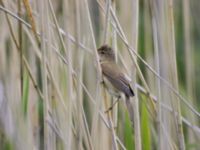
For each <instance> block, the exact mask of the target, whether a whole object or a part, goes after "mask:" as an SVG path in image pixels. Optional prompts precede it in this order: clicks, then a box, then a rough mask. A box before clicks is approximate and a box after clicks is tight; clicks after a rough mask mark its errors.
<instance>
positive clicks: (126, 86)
mask: <svg viewBox="0 0 200 150" xmlns="http://www.w3.org/2000/svg"><path fill="white" fill-rule="evenodd" d="M98 54H99V57H100V64H101V68H102V73H103V75H104V76H105V79H107V80H108V82H107V81H106V84H107V87H108V89H109V88H110V87H111V86H112V89H114V91H115V93H118V94H119V92H122V93H124V94H125V96H126V106H127V109H128V112H129V116H130V119H131V121H132V125H133V122H134V117H133V108H132V106H131V102H130V97H132V96H134V95H135V94H134V92H133V89H132V88H131V86H130V79H129V78H128V76H126V75H125V73H124V72H123V71H122V69H121V68H120V67H119V66H118V65H117V64H116V62H115V54H114V51H113V49H112V48H111V47H109V46H108V45H103V46H101V47H100V48H99V49H98ZM109 83H110V84H109ZM117 101H118V100H117ZM117 101H116V102H117ZM116 102H115V103H116ZM115 103H113V105H112V106H111V107H110V108H109V109H108V110H111V109H112V107H113V106H114V104H115Z"/></svg>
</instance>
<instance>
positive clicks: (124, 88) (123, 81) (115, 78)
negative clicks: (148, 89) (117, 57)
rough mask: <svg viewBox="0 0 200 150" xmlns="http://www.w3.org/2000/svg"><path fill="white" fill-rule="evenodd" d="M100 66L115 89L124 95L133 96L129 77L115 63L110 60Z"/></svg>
mask: <svg viewBox="0 0 200 150" xmlns="http://www.w3.org/2000/svg"><path fill="white" fill-rule="evenodd" d="M101 67H102V71H103V74H104V75H105V76H106V78H107V79H108V80H109V81H110V82H111V84H112V85H113V86H114V87H115V88H116V89H118V90H119V91H121V92H123V93H124V94H125V95H126V96H134V93H133V90H132V89H131V87H130V81H129V79H128V78H127V77H126V75H125V74H124V73H123V72H122V70H121V69H120V68H119V66H118V65H117V64H115V63H112V62H109V63H102V64H101Z"/></svg>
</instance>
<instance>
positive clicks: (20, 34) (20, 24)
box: [18, 0, 23, 97]
mask: <svg viewBox="0 0 200 150" xmlns="http://www.w3.org/2000/svg"><path fill="white" fill-rule="evenodd" d="M18 16H19V17H20V18H21V17H22V10H21V0H18ZM18 39H19V42H18V43H19V50H20V86H21V88H20V89H21V97H22V96H23V49H22V23H21V21H18Z"/></svg>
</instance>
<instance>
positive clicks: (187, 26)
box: [183, 0, 196, 143]
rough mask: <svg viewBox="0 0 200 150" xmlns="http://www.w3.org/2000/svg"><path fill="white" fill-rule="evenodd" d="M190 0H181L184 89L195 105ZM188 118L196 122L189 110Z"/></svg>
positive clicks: (192, 141)
mask: <svg viewBox="0 0 200 150" xmlns="http://www.w3.org/2000/svg"><path fill="white" fill-rule="evenodd" d="M190 11H191V10H190V1H188V0H183V21H184V24H183V26H184V45H185V46H184V48H185V49H184V50H185V66H186V91H187V96H188V100H190V101H191V104H193V105H195V102H194V101H193V99H194V97H195V93H194V91H195V84H194V81H195V76H194V61H193V60H194V58H193V52H194V50H193V47H192V39H191V38H192V36H191V19H190V16H191V14H190ZM187 116H188V118H191V121H192V123H196V120H195V116H194V115H193V113H191V112H190V111H188V112H187ZM188 136H189V138H188V140H189V143H194V142H195V137H194V132H193V131H191V130H189V131H188Z"/></svg>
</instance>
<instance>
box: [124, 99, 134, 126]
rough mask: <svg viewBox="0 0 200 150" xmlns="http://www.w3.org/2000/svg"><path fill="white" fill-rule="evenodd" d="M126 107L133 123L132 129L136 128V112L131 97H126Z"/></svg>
mask: <svg viewBox="0 0 200 150" xmlns="http://www.w3.org/2000/svg"><path fill="white" fill-rule="evenodd" d="M126 107H127V110H128V113H129V117H130V120H131V123H132V127H133V128H134V111H133V106H132V105H131V101H130V97H129V96H126Z"/></svg>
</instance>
